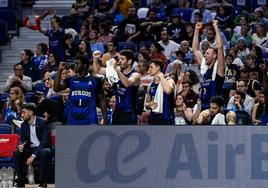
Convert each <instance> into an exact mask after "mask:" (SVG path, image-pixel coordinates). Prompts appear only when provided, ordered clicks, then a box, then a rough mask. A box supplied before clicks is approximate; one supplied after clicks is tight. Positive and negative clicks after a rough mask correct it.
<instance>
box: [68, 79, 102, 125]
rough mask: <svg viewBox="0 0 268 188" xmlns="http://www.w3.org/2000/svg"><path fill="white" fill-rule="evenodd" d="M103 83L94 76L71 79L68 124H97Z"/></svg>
mask: <svg viewBox="0 0 268 188" xmlns="http://www.w3.org/2000/svg"><path fill="white" fill-rule="evenodd" d="M100 89H101V83H100V82H99V80H97V78H95V77H92V76H87V77H78V76H75V77H73V78H71V79H70V95H69V101H68V103H69V104H68V112H67V124H71V125H74V124H76V125H85V124H97V112H96V105H97V104H96V103H97V94H98V92H99V90H100Z"/></svg>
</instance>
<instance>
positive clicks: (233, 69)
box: [224, 54, 240, 83]
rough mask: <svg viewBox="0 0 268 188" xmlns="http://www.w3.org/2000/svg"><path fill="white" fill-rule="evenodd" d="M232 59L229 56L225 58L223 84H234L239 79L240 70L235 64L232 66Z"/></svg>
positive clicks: (231, 56)
mask: <svg viewBox="0 0 268 188" xmlns="http://www.w3.org/2000/svg"><path fill="white" fill-rule="evenodd" d="M233 61H234V57H233V55H231V54H228V55H226V56H225V64H226V77H225V81H224V82H225V83H234V82H235V81H238V80H239V78H240V70H239V67H238V66H237V65H236V64H233Z"/></svg>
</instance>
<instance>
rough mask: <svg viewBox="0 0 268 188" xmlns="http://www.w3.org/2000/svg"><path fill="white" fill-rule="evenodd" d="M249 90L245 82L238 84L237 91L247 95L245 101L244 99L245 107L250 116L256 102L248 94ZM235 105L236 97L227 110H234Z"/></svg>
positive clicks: (231, 99)
mask: <svg viewBox="0 0 268 188" xmlns="http://www.w3.org/2000/svg"><path fill="white" fill-rule="evenodd" d="M247 89H248V87H247V85H246V83H245V82H244V81H239V82H238V84H237V91H241V92H243V93H245V99H244V103H243V105H244V106H245V109H246V111H247V112H248V114H251V112H252V109H253V106H254V102H255V101H254V98H252V97H251V96H249V95H248V94H247V93H246V91H247ZM233 104H234V96H232V97H231V98H230V100H229V102H228V105H227V109H229V110H232V107H233Z"/></svg>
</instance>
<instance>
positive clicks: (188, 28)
mask: <svg viewBox="0 0 268 188" xmlns="http://www.w3.org/2000/svg"><path fill="white" fill-rule="evenodd" d="M185 27H186V33H187V36H186V38H185V40H187V41H188V42H189V43H190V45H192V41H193V38H194V24H192V23H186V24H185Z"/></svg>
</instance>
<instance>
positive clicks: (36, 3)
mask: <svg viewBox="0 0 268 188" xmlns="http://www.w3.org/2000/svg"><path fill="white" fill-rule="evenodd" d="M61 3H62V4H71V5H72V4H73V3H74V1H72V0H67V1H66V0H64V1H53V2H51V1H36V2H35V5H38V4H50V5H54V4H61Z"/></svg>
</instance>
